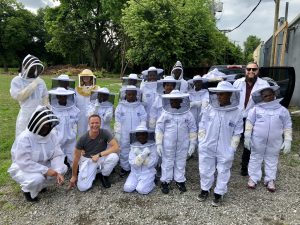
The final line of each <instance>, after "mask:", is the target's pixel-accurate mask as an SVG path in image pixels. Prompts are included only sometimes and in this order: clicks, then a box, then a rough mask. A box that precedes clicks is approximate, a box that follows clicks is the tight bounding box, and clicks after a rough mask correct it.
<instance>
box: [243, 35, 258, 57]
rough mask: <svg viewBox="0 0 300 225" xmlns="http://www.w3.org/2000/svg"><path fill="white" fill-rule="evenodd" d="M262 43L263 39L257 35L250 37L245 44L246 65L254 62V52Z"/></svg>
mask: <svg viewBox="0 0 300 225" xmlns="http://www.w3.org/2000/svg"><path fill="white" fill-rule="evenodd" d="M260 43H261V39H260V38H258V37H256V36H255V35H250V36H248V37H247V39H246V41H245V42H244V49H245V50H244V57H245V63H247V62H251V61H253V52H254V50H255V49H256V48H257V46H258V45H259V44H260Z"/></svg>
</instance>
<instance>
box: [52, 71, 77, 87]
mask: <svg viewBox="0 0 300 225" xmlns="http://www.w3.org/2000/svg"><path fill="white" fill-rule="evenodd" d="M58 87H63V88H66V89H75V80H73V79H70V78H69V76H68V75H67V74H61V75H59V76H58V77H55V78H52V89H55V88H58Z"/></svg>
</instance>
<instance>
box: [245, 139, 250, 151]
mask: <svg viewBox="0 0 300 225" xmlns="http://www.w3.org/2000/svg"><path fill="white" fill-rule="evenodd" d="M244 147H245V148H246V149H248V150H250V138H249V137H248V138H246V137H245V138H244Z"/></svg>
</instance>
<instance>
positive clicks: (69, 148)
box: [60, 139, 76, 165]
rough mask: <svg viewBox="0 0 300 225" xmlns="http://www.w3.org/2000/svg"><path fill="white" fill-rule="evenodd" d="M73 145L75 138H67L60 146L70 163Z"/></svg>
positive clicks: (72, 155)
mask: <svg viewBox="0 0 300 225" xmlns="http://www.w3.org/2000/svg"><path fill="white" fill-rule="evenodd" d="M75 145H76V139H74V140H68V141H66V142H65V143H63V144H62V145H61V146H60V147H61V149H62V151H63V153H64V154H65V156H66V157H67V159H68V163H69V164H70V165H72V163H73V157H74V149H75Z"/></svg>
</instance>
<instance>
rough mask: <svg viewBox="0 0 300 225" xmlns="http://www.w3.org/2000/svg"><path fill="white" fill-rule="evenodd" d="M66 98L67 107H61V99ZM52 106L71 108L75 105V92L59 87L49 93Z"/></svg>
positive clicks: (62, 106) (63, 106)
mask: <svg viewBox="0 0 300 225" xmlns="http://www.w3.org/2000/svg"><path fill="white" fill-rule="evenodd" d="M61 96H62V97H64V98H66V105H61V104H60V101H59V98H60V97H61ZM49 98H50V105H51V106H52V107H53V108H57V109H59V108H69V107H72V106H74V105H75V91H73V90H67V89H65V88H63V87H58V88H56V89H52V90H50V91H49Z"/></svg>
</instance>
